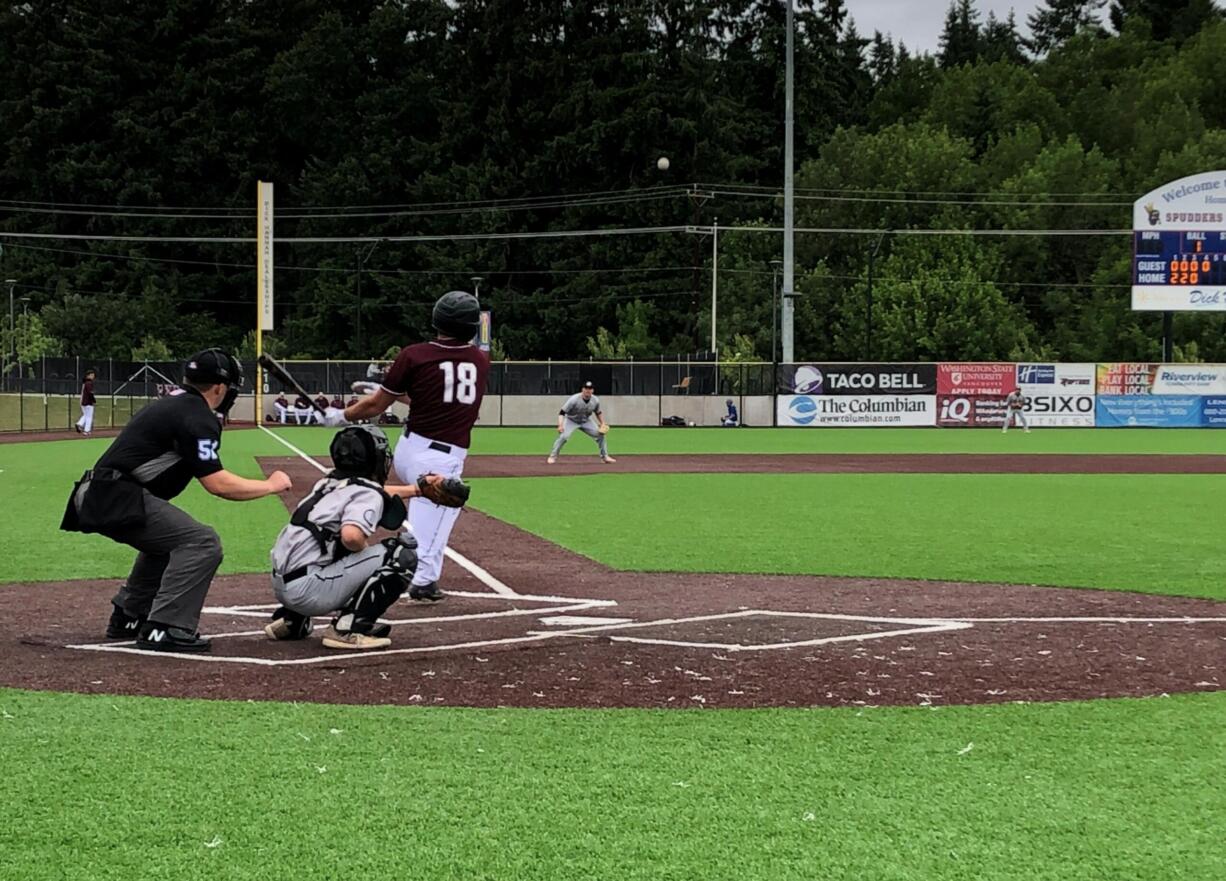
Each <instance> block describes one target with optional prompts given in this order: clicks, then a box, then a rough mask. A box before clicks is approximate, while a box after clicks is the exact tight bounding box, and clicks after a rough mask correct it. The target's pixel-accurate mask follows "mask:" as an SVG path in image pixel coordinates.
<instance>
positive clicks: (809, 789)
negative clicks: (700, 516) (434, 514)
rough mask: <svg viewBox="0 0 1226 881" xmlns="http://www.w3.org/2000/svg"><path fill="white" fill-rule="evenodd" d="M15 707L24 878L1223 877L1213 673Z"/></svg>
mask: <svg viewBox="0 0 1226 881" xmlns="http://www.w3.org/2000/svg"><path fill="white" fill-rule="evenodd" d="M0 711H2V713H0V731H2V732H3V736H0V763H3V766H4V767H5V769H6V771H5V774H3V775H0V802H2V803H4V804H6V805H12V806H20V807H19V809H16V810H11V811H8V812H7V815H6V817H5V822H4V823H3V824H0V876H2V877H5V878H14V879H16V878H21V879H23V881H42V879H46V881H51V879H57V881H58V879H90V881H102V879H128V878H136V877H141V878H159V877H161V878H176V879H178V878H182V879H212V878H228V879H273V878H282V877H287V873H289V874H294V873H299V874H302V873H305V874H306V876H309V877H313V878H337V879H340V878H410V877H413V878H456V879H461V878H462V879H490V881H495V879H496V881H510V879H522V881H547V879H574V878H580V877H590V878H602V879H605V878H607V879H619V881H622V879H657V878H675V879H682V878H686V879H690V878H692V879H714V878H729V879H731V878H737V879H766V878H770V879H795V878H831V879H870V878H871V879H874V881H889V879H898V881H903V879H921V878H924V879H927V878H942V879H968V881H969V879H986V881H991V879H1022V878H1024V879H1027V881H1042V879H1050V881H1067V879H1071V878H1076V879H1110V881H1152V879H1155V878H1196V879H1210V878H1222V877H1226V848H1223V847H1222V843H1221V839H1220V830H1221V829H1222V828H1224V827H1226V789H1223V787H1221V786H1219V785H1216V783H1215V782H1214V781H1220V780H1222V779H1223V777H1224V776H1226V733H1224V732H1226V725H1223V722H1226V695H1222V694H1216V695H1192V696H1180V697H1173V698H1169V699H1151V700H1147V701H1127V700H1117V701H1098V702H1093V703H1083V704H1048V705H1025V706H1019V705H998V706H992V707H953V708H942V709H940V710H932V709H872V710H860V711H856V710H816V711H815V710H757V711H736V710H718V711H645V710H635V711H624V710H623V711H587V712H575V711H547V710H499V711H481V710H458V709H438V708H435V709H413V708H390V707H387V708H385V707H378V708H370V707H367V708H359V707H338V706H322V705H303V704H295V705H287V704H249V703H222V702H202V701H168V700H154V699H148V698H115V697H107V696H103V697H84V696H75V695H54V694H31V693H26V692H17V691H0ZM51 794H54V795H51ZM290 867H292V868H290Z"/></svg>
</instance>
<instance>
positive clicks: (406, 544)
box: [333, 532, 417, 635]
mask: <svg viewBox="0 0 1226 881" xmlns="http://www.w3.org/2000/svg"><path fill="white" fill-rule="evenodd" d="M383 546H384V547H385V548H387V552H386V553H385V554H384V556H383V565H382V566H380V567H379V568H378V569H376V570H375V571H374V573H372V574H371V576H370V578H368V579H366V583H365V584H363V585H362V587H361V588H360V589H359V590H358V592H357V593H355V594H354V595H353V596H352V597H351V598H350V600H349V602H348V603H347V604H346V605H345V608H344V610H343V611H342V612H341V615H340V616H339V617H338V618H337V619H336V621H335V622H333V627H335V628H336V630H337V631H338V632H340V633H350V632H353V633H365V634H370V635H384V630H385V628H384V626H383V625H380V624H379V617H380V616H381V615H382V614H383V613H384V612H386V611H387V610H388V609H390V608H391V607H392V603H394V602H396V600H398V599H400V595H401V594H403V593H404V591H405V589H406V588H407V587H408V586H409V581H411V580H412V578H413V573H414V572H415V571H417V540H416V539H415V538H413V536H411V535H409V534H408V533H406V532H401V533H399V534H398V535H396V536H395V537H393V538H386V539H384V540H383Z"/></svg>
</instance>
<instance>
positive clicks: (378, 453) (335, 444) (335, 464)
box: [328, 425, 392, 486]
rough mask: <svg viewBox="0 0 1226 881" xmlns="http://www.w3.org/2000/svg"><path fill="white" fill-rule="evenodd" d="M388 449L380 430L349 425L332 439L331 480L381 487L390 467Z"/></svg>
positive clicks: (330, 450) (329, 449)
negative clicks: (354, 480) (358, 479)
mask: <svg viewBox="0 0 1226 881" xmlns="http://www.w3.org/2000/svg"><path fill="white" fill-rule="evenodd" d="M390 450H391V447H390V445H389V444H388V442H387V435H386V434H384V433H383V430H382V429H380V428H376V427H375V426H373V425H350V426H347V427H346V428H343V429H341V430H340V431H338V432H337V433H336V436H335V437H333V438H332V444H331V446H330V447H328V453H329V454H330V455H331V456H332V469H333V470H332V476H334V477H364V478H366V479H367V480H374V481H376V482H378V483H379V485H380V486H382V485H383V484H384V483H387V475H388V472H389V470H390V469H391V467H392V458H391V455H390Z"/></svg>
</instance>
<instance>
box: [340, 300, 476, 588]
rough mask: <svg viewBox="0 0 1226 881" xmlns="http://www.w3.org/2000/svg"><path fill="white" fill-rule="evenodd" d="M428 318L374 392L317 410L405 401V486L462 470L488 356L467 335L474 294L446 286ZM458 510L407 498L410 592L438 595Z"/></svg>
mask: <svg viewBox="0 0 1226 881" xmlns="http://www.w3.org/2000/svg"><path fill="white" fill-rule="evenodd" d="M431 320H432V322H433V324H434V329H435V331H437V336H436V337H435V338H434V339H432V340H429V341H427V342H424V343H415V344H414V345H410V346H405V347H404V348H403V349H401V350H400V353H399V354H398V355H397V356H396V359H395V360H394V361H393V362H392V365H391V367H389V368H388V369H387V373H386V374H385V375H384V377H383V381H382V383H381V384H380V385H379V387H378V388H377V389H375V391H374V394H371V395H369V396H368V397H364V398H362V399H361V400H360V401H358V403H356V404H351V405H350V406H348V407H346V408H345V409H344V410H343V411H339V410H332V409H330V410H328V412H327V414H326V415H325V417H324V424H325V425H331V426H339V425H344V424H346V423H351V422H358V421H360V420H363V419H372V418H375V417H377V416H378V415H379V414H380V413H382V412H384V411H385V410H386V409H388V408H389V407H390V406H391V405H392V404H393V403H395V402H396V401H401V402H403V403H405V404H408V405H409V416H408V419H407V420H406V421H405V425H404V436H403V437H402V438H401V440H400V442H399V443H398V444H396V453H395V457H394V462H393V466H394V468H395V470H396V476H397V478H398V479H399V481H400V483H402V484H406V485H410V484H416V483H417V482H418V480H419V479H420V478H421V477H422V476H423V475H425V474H431V473H433V474H439V475H441V476H443V477H455V478H459V477H460V476H461V475H462V474H463V472H464V460H465V459H466V458H467V457H468V448H469V446H470V444H471V443H472V428H473V425H474V424H475V423H476V421H477V416H478V414H480V412H481V401H482V399H483V398H484V397H485V386H486V381H487V379H488V377H489V371H490V358H489V355H487V354H486V353H485V352H483V351H481V349H479V348H477V347H476V346H474V345H473V344H472V342H471V340H472V339H473V337H475V336H476V335H477V326H478V324H479V323H480V320H481V306H480V304H479V303H478V302H477V298H476V297H475V296H473V295H472V294H470V293H468V292H467V291H448V292H447V293H445V294H443V296H441V297H439V299H438V301H437V302H436V303H435V304H434V310H433V313H432V315H431ZM459 515H460V509H459V508H448V507H444V506H441V505H438V504H436V503H434V502H432V501H430V500H428V499H425V498H415V499H413V500H412V501H410V502H409V528H410V529H411V530H412V531H413V535H414V537H416V539H417V570H416V571H415V572H414V574H413V583H412V585H411V586H410V588H409V598H410V599H413V600H419V601H428V602H437V601H439V600H441V599H443V598H444V597H445V596H446V594H444V593H443V591H441V590H440V589H439V586H438V580H439V577H440V575H442V571H443V554H444V552H445V551H446V550H447V541H448V539H449V538H450V537H451V530H452V529H453V528H454V527H455V524H456V520H457V519H458V518H459Z"/></svg>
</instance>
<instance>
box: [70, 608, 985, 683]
mask: <svg viewBox="0 0 1226 881" xmlns="http://www.w3.org/2000/svg"><path fill="white" fill-rule="evenodd" d="M593 602H596V603H602V604H608V603H609V602H610V601H608V600H603V601H602V600H597V601H593ZM578 605H579V604H575V605H572V606H568V607H565V610H567V611H577V610H578V608H577V607H578ZM585 608H587V607H586V606H585ZM532 611H534V612H536V613H537V614H541V613H543V612H545V611H550V612H553V611H557V610H555V609H549V610H545V609H535V610H532ZM481 614H490V613H481ZM755 615H757V616H772V615H774V616H777V617H798V618H825V619H832V620H839V621H868V622H873V623H899V624H908V625H914V626H911V627H908V628H906V629H905V631H903V632H905V633H914V632H928V631H941V630H962V629H965V628H968V627H971V626H973V625H971V624H963V623H960V622H950V621H927V620H925V619H902V618H869V617H864V616H856V615H834V614H825V613H820V612H771V611H767V610H760V609H745V610H742V611H737V612H722V613H718V614H713V615H693V616H689V617H685V618H660V619H657V620H654V621H634V622H628V623H627V622H619V623H615V624H598V625H593V626H589V627H576V628H571V629H568V630H559V631H552V632H551V631H529V632H528V633H527V634H526V635H524V636H514V637H506V638H503V639H489V640H479V641H474V642H464V643H451V644H443V645H434V646H413V647H410V648H403V649H384V650H381V651H378V652H340V653H338V652H329V653H328V654H325V655H320V656H318V657H310V658H285V659H275V658H251V657H244V656H234V657H217V656H213V655H205V654H201V655H185V654H176V653H173V652H154V651H148V650H146V649H138V648H136V647H135V645H133V644H131V643H118V644H116V643H94V644H90V645H77V646H68V648H75V649H81V650H83V651H99V652H108V651H109V652H124V653H127V654H139V655H157V656H160V657H172V658H181V659H183V660H189V661H203V662H206V663H207V662H217V663H227V664H244V663H246V664H256V665H259V666H265V667H283V666H302V665H306V664H320V663H325V662H329V661H335V660H344V659H347V658H372V657H387V656H389V655H413V654H428V653H434V652H440V651H448V650H455V651H459V650H462V649H471V648H488V647H495V646H504V645H517V644H522V643H527V642H544V641H546V640H552V639H565V638H582V637H591V636H595V635H598V634H601V633H604V632H607V631H612V630H623V629H630V628H636V627H663V626H669V625H674V624H688V623H693V622H698V621H717V620H723V619H730V618H746V617H751V616H755ZM415 620H416V621H418V622H423V623H425V622H427V621H428V620H429V619H423V618H419V619H415ZM256 635H260V636H262V635H263V631H262V630H254V631H240V632H237V633H230V634H225V633H220V634H217V635H216V636H215V637H214V638H225V637H227V636H231V637H240V636H242V637H250V636H256ZM879 635H880V631H878V632H875V633H866V634H855V635H851V636H844V637H841V638H836V637H828V638H827V639H826V641H831V640H834V639H840V640H841V641H846V640H849V639H856V638H861V639H872V638H877V637H878V636H879ZM891 635H901V634H899V633H894V634H891ZM623 639H624V641H633V639H632V638H629V637H626V638H623ZM638 641H646V640H638ZM667 644H670V645H678V646H681V647H699V648H703V647H706V646H705V645H704V644H702V643H686V642H682V641H678V642H676V643H667ZM812 644H814V641H813V640H804V641H798V642H795V643H777V644H774V645H771V646H765V647H764V648H793V647H800V646H803V645H812ZM715 647H716V648H721V649H724V650H727V651H744V650H752V649H753V647H745V648H740V649H738V648H735V647H731V646H724V645H719V646H715Z"/></svg>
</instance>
